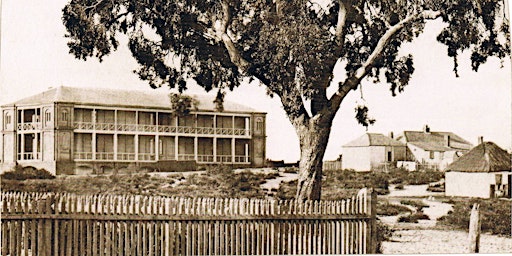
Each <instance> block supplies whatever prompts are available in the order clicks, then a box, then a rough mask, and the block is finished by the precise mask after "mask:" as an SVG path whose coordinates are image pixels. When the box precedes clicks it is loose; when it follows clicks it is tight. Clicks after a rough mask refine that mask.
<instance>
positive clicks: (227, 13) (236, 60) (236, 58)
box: [216, 0, 250, 73]
mask: <svg viewBox="0 0 512 256" xmlns="http://www.w3.org/2000/svg"><path fill="white" fill-rule="evenodd" d="M221 5H222V12H223V14H224V15H223V17H222V20H221V24H220V26H219V27H218V28H217V29H216V32H217V34H218V37H219V38H220V39H221V40H222V42H223V43H224V46H225V47H226V49H227V50H228V53H229V58H230V59H231V62H233V64H235V65H236V66H237V67H238V69H240V71H241V72H242V73H247V72H248V70H249V67H250V63H249V62H248V61H247V60H246V59H244V58H243V57H242V55H241V54H240V52H239V51H238V49H237V48H236V47H235V44H234V43H233V40H231V37H229V35H228V33H227V30H228V26H229V24H230V23H231V10H230V9H229V2H228V0H224V1H222V3H221Z"/></svg>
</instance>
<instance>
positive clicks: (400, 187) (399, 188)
mask: <svg viewBox="0 0 512 256" xmlns="http://www.w3.org/2000/svg"><path fill="white" fill-rule="evenodd" d="M395 189H396V190H403V189H404V184H402V183H400V184H398V185H396V186H395Z"/></svg>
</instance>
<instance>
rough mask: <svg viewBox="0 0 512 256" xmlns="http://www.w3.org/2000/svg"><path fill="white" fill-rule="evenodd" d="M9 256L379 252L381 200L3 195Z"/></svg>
mask: <svg viewBox="0 0 512 256" xmlns="http://www.w3.org/2000/svg"><path fill="white" fill-rule="evenodd" d="M1 199H2V202H1V209H0V210H1V212H2V219H1V228H2V235H1V242H2V248H1V253H2V255H36V254H37V255H102V256H114V255H166V256H168V255H183V254H187V255H226V254H229V255H246V254H257V255H260V254H354V253H356V254H362V253H374V252H375V245H374V243H375V200H376V198H375V194H374V192H373V191H372V190H367V189H363V190H361V191H360V192H359V193H358V194H357V196H354V197H352V198H349V199H346V200H339V201H305V202H300V201H296V200H286V201H277V200H272V199H269V200H263V199H220V198H178V197H170V198H169V197H158V196H153V197H149V196H126V195H125V196H114V195H89V196H88V195H72V194H51V193H11V192H3V193H2V194H1Z"/></svg>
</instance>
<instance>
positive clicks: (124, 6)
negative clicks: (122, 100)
mask: <svg viewBox="0 0 512 256" xmlns="http://www.w3.org/2000/svg"><path fill="white" fill-rule="evenodd" d="M503 4H504V2H503V0H473V1H468V0H446V1H442V0H412V1H406V0H330V1H329V0H318V1H311V0H294V1H284V0H165V1H164V0H71V1H70V3H69V4H67V5H66V6H65V7H64V9H63V22H64V24H65V26H66V28H67V34H66V36H67V37H68V38H69V43H68V45H69V49H70V53H71V54H74V55H75V56H76V57H77V58H80V59H84V60H85V59H87V58H89V57H97V58H99V59H100V60H101V59H102V58H103V57H105V56H106V55H108V54H109V53H110V52H112V51H113V50H115V49H116V48H117V47H118V45H119V42H118V37H117V36H118V34H125V35H127V36H128V38H129V43H128V46H129V48H130V50H131V52H132V54H133V57H134V58H135V59H136V60H137V62H138V63H139V64H140V68H139V69H138V70H137V71H136V72H137V74H138V75H139V77H140V78H141V79H143V80H147V81H148V82H149V84H150V85H151V86H152V87H160V86H169V87H171V88H177V89H178V90H179V91H180V92H181V91H183V90H185V89H186V87H187V83H186V82H185V81H187V80H189V79H193V80H195V81H196V82H197V83H198V84H199V85H200V86H202V87H204V88H205V89H206V90H207V91H209V90H212V89H214V88H218V89H220V91H224V90H227V89H233V88H234V87H237V86H239V85H240V83H241V82H242V80H243V79H244V78H250V79H257V80H259V81H260V83H261V84H263V85H265V86H266V88H267V92H268V94H269V95H277V96H278V97H279V98H280V100H281V102H282V104H283V108H284V110H285V111H286V113H287V115H288V117H289V118H290V121H291V122H292V124H293V125H294V126H295V128H296V130H297V134H298V135H299V139H300V140H301V151H302V155H301V164H302V159H303V158H307V156H306V155H305V154H307V153H304V152H305V151H307V150H305V149H304V148H303V147H305V145H306V144H307V143H309V142H306V137H304V136H305V135H304V136H302V134H311V133H317V132H318V131H320V129H324V130H322V131H325V132H327V134H326V135H325V136H326V137H328V135H329V133H328V132H329V131H330V126H331V124H332V119H333V118H334V115H335V114H336V112H337V110H338V109H339V106H340V104H341V102H342V101H343V99H344V97H345V96H346V95H347V94H348V93H349V92H350V91H351V90H355V89H357V88H358V86H359V84H360V82H361V80H362V79H364V78H368V79H371V80H372V81H374V82H386V83H388V84H389V85H390V91H391V94H392V95H395V94H396V93H398V92H401V91H403V90H404V87H405V86H406V85H407V84H408V82H409V80H410V78H411V76H412V74H413V72H414V62H413V56H411V55H406V56H400V55H399V54H398V53H399V49H400V46H401V45H402V44H403V43H405V42H410V41H412V40H413V39H414V38H416V37H417V36H418V35H419V34H421V33H422V32H423V29H424V26H425V23H426V22H427V21H428V20H434V19H442V21H443V22H444V23H446V24H447V26H446V28H444V29H443V30H442V31H441V33H440V34H439V35H438V37H437V40H438V41H439V42H440V43H442V44H445V45H446V46H448V47H447V49H448V51H447V55H448V56H450V57H452V58H453V59H454V71H455V74H457V68H458V62H457V57H458V55H459V54H460V53H461V52H462V51H470V52H471V62H472V68H473V69H474V70H475V71H476V70H478V68H479V66H480V65H481V64H483V63H485V62H486V60H487V59H488V58H489V57H493V56H495V57H498V58H501V59H503V58H505V57H506V56H507V55H508V53H509V36H508V33H509V28H508V20H507V19H506V17H505V15H504V8H503ZM335 65H342V66H343V67H344V69H345V72H346V77H345V78H344V80H343V81H339V83H338V89H337V92H336V93H335V94H334V95H332V96H330V97H328V96H327V92H326V91H327V87H329V85H330V84H331V82H333V81H332V79H333V70H334V67H335ZM381 80H383V81H381ZM336 82H337V81H336ZM218 95H219V97H220V98H222V95H223V93H222V92H219V93H218ZM305 101H309V102H310V103H311V104H310V107H306V106H309V105H307V104H305ZM219 102H222V100H221V99H219ZM307 108H309V109H307ZM366 111H367V109H366V110H365V109H364V107H361V109H360V110H358V113H357V116H358V119H359V118H361V120H360V122H361V123H362V124H365V122H366V124H368V122H370V121H372V120H371V119H368V117H367V115H366ZM365 118H366V120H365ZM303 137H304V138H303ZM326 143H327V141H325V142H324V141H322V142H319V144H326ZM324 146H325V145H324ZM316 150H317V151H322V152H321V154H320V155H319V157H323V153H324V152H323V151H325V147H323V149H322V147H320V148H317V149H316ZM309 156H311V154H309ZM315 159H316V158H315ZM310 160H311V159H310ZM315 161H318V160H315ZM305 163H306V162H304V164H305ZM315 168H317V169H318V166H316V167H310V169H311V170H312V169H315ZM302 169H307V168H302V167H301V175H302V176H303V177H304V178H307V179H312V178H313V176H314V178H315V179H318V177H317V175H321V170H320V171H319V172H316V171H311V170H310V171H309V174H306V171H304V172H303V171H302ZM311 172H314V173H315V174H311ZM318 173H320V174H318ZM299 186H300V182H299Z"/></svg>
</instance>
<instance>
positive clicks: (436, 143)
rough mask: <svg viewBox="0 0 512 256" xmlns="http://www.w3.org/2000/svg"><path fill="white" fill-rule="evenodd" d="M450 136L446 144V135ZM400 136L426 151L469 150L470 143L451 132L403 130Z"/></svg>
mask: <svg viewBox="0 0 512 256" xmlns="http://www.w3.org/2000/svg"><path fill="white" fill-rule="evenodd" d="M448 136H449V137H450V145H449V146H448V145H447V142H446V137H448ZM402 137H404V138H405V141H406V142H407V143H410V144H412V145H415V146H417V147H419V148H422V149H424V150H428V151H453V150H469V149H471V146H472V145H471V143H470V142H468V141H467V140H465V139H463V138H461V137H460V136H458V135H457V134H455V133H453V132H424V131H404V133H403V135H402Z"/></svg>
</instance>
